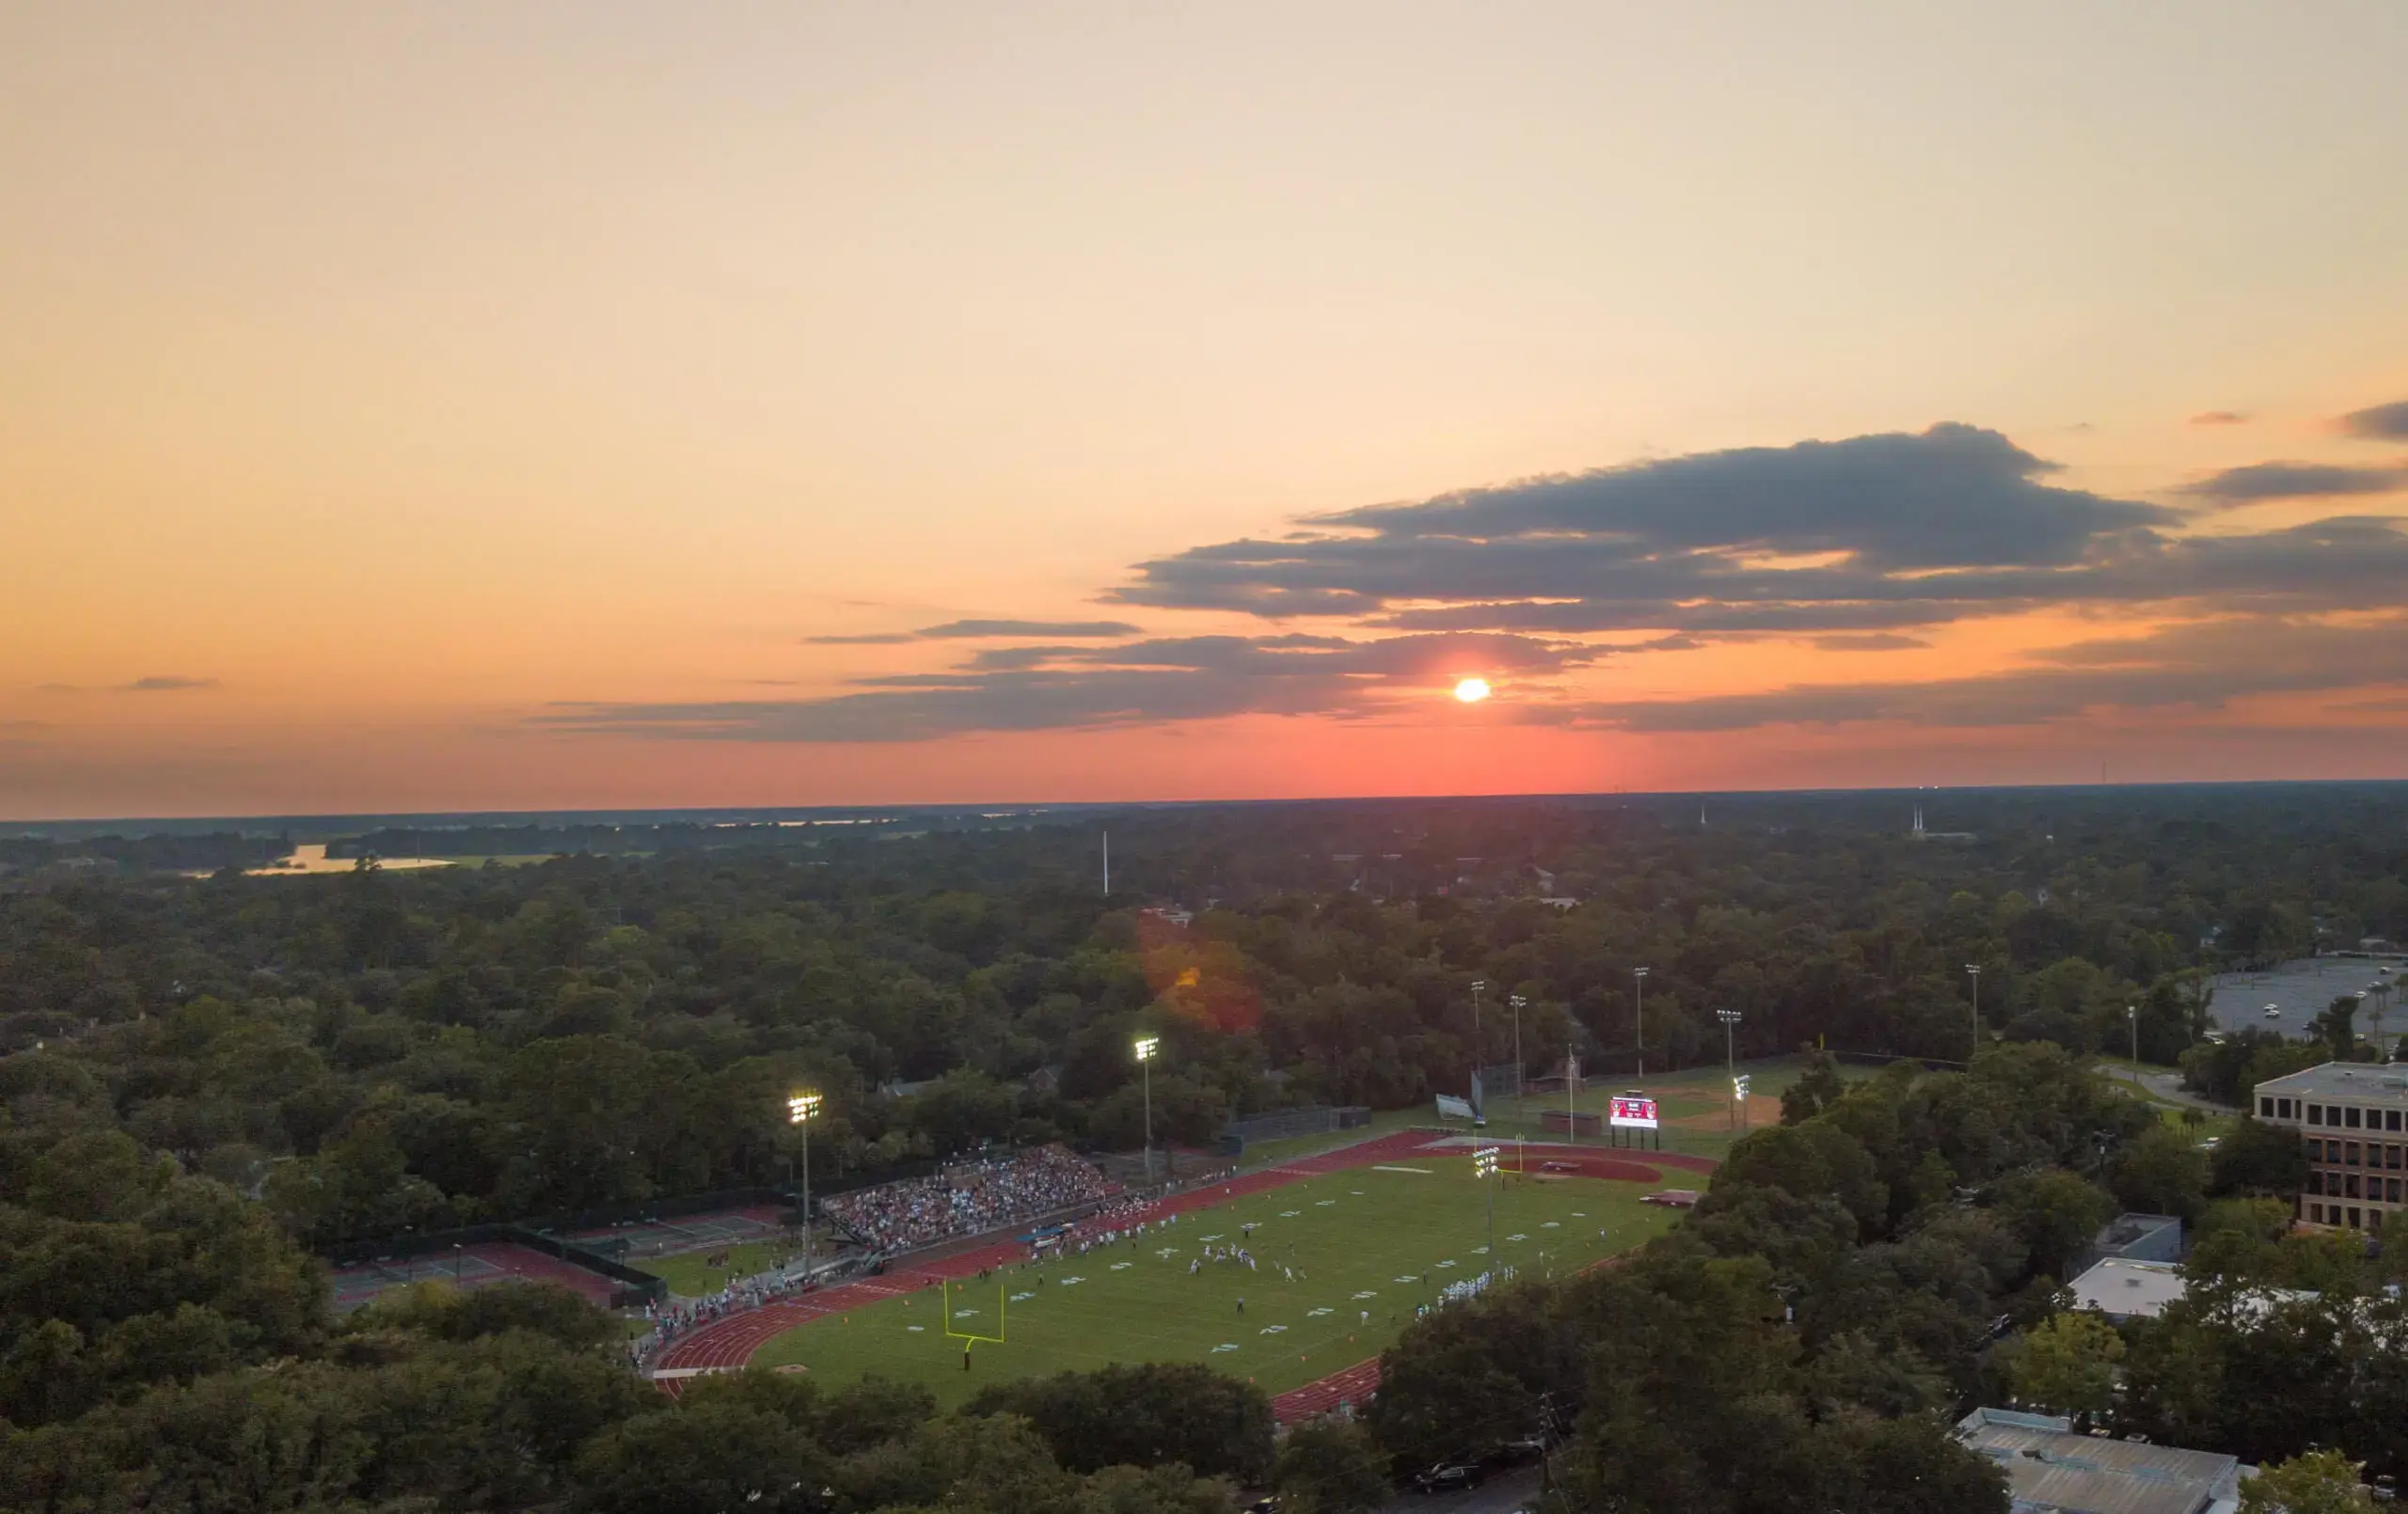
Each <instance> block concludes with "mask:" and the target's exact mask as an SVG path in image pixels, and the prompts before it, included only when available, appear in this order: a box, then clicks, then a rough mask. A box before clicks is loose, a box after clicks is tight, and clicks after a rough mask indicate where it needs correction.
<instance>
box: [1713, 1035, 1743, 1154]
mask: <svg viewBox="0 0 2408 1514" xmlns="http://www.w3.org/2000/svg"><path fill="white" fill-rule="evenodd" d="M1714 1017H1715V1018H1716V1019H1719V1020H1720V1021H1721V1022H1722V1070H1723V1071H1724V1072H1726V1073H1728V1074H1730V1075H1731V1093H1732V1099H1733V1101H1734V1107H1733V1110H1732V1115H1731V1123H1732V1124H1734V1125H1736V1124H1738V1119H1739V1116H1738V1110H1737V1107H1736V1105H1737V1099H1738V1096H1739V1092H1738V1091H1739V1057H1738V1053H1737V1052H1736V1051H1735V1050H1734V1049H1733V1044H1734V1041H1735V1034H1736V1032H1737V1031H1738V1028H1739V1012H1738V1011H1737V1010H1735V1009H1718V1010H1716V1011H1715V1012H1714Z"/></svg>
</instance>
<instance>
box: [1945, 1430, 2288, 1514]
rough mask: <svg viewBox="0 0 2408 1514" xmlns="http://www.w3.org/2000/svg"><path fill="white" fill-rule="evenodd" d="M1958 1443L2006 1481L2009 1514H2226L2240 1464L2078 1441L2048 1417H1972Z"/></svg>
mask: <svg viewBox="0 0 2408 1514" xmlns="http://www.w3.org/2000/svg"><path fill="white" fill-rule="evenodd" d="M1957 1439H1958V1440H1960V1441H1962V1442H1964V1443H1965V1444H1966V1445H1967V1446H1969V1447H1970V1448H1972V1450H1974V1451H1976V1452H1978V1453H1980V1454H1981V1455H1983V1456H1986V1457H1988V1458H1989V1459H1991V1460H1992V1461H1994V1462H1996V1463H1998V1465H1999V1467H2000V1469H2001V1470H2003V1471H2004V1472H2005V1474H2006V1484H2007V1495H2008V1497H2009V1498H2011V1499H2012V1500H2013V1501H2014V1507H2015V1514H2232V1511H2233V1510H2235V1509H2237V1508H2239V1507H2240V1506H2241V1475H2242V1470H2243V1469H2242V1465H2241V1462H2240V1460H2239V1459H2237V1458H2234V1457H2228V1456H2223V1455H2220V1454H2218V1453H2216V1452H2213V1451H2186V1450H2183V1449H2181V1448H2180V1447H2178V1446H2171V1445H2149V1444H2146V1443H2142V1442H2139V1441H2115V1440H2106V1439H2103V1438H2101V1437H2099V1436H2095V1435H2077V1434H2075V1433H2074V1430H2073V1422H2072V1421H2071V1420H2067V1419H2061V1418H2059V1417H2057V1416H2056V1415H2053V1414H2024V1413H2018V1412H2016V1411H2013V1410H2006V1409H1976V1410H1974V1411H1972V1413H1970V1414H1968V1415H1966V1416H1965V1417H1964V1418H1963V1419H1962V1420H1960V1421H1958V1422H1957Z"/></svg>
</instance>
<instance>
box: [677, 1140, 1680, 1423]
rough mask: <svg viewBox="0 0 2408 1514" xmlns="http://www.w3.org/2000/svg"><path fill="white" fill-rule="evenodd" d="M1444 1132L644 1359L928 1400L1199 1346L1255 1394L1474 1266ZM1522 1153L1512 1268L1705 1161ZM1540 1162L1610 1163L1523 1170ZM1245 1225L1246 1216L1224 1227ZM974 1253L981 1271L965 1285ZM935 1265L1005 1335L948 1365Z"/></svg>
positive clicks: (1501, 1223)
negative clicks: (775, 1370) (796, 1374)
mask: <svg viewBox="0 0 2408 1514" xmlns="http://www.w3.org/2000/svg"><path fill="white" fill-rule="evenodd" d="M1446 1139H1447V1138H1445V1137H1443V1136H1440V1135H1437V1134H1434V1133H1433V1132H1430V1131H1426V1130H1423V1131H1401V1132H1397V1133H1394V1134H1391V1135H1387V1136H1383V1137H1380V1138H1377V1139H1374V1140H1371V1141H1368V1142H1363V1143H1357V1144H1355V1145H1353V1146H1348V1147H1343V1148H1340V1149H1339V1150H1336V1151H1330V1152H1325V1153H1323V1154H1320V1155H1318V1156H1315V1157H1311V1158H1307V1159H1299V1160H1296V1161H1293V1162H1291V1163H1287V1164H1285V1165H1282V1166H1281V1167H1278V1168H1276V1169H1273V1170H1269V1171H1264V1172H1257V1173H1251V1174H1247V1175H1243V1176H1241V1177H1238V1178H1236V1179H1234V1180H1232V1181H1231V1182H1230V1183H1229V1184H1228V1185H1221V1184H1213V1185H1210V1186H1208V1187H1206V1188H1203V1189H1199V1190H1196V1191H1190V1192H1187V1193H1183V1194H1180V1195H1177V1196H1175V1197H1174V1198H1172V1199H1170V1200H1168V1201H1166V1202H1165V1203H1164V1205H1163V1206H1158V1208H1157V1209H1156V1210H1154V1211H1153V1213H1154V1214H1155V1216H1157V1217H1159V1216H1162V1215H1166V1214H1170V1213H1174V1212H1176V1213H1178V1214H1179V1216H1180V1217H1179V1219H1178V1220H1177V1221H1176V1222H1174V1223H1171V1224H1167V1225H1160V1224H1158V1225H1156V1226H1155V1227H1154V1228H1153V1229H1152V1230H1150V1231H1149V1233H1148V1234H1147V1235H1145V1236H1143V1237H1141V1238H1136V1243H1135V1244H1131V1243H1130V1242H1128V1241H1123V1242H1122V1243H1121V1244H1119V1245H1117V1246H1114V1247H1110V1248H1101V1247H1098V1248H1096V1249H1093V1250H1091V1251H1090V1252H1089V1253H1088V1254H1086V1255H1085V1256H1080V1255H1075V1254H1073V1255H1069V1256H1064V1257H1061V1258H1057V1259H1055V1260H1053V1261H1050V1262H1047V1263H1045V1264H1042V1265H1041V1266H1035V1267H1031V1266H1026V1265H1024V1263H1025V1258H1026V1253H1025V1250H1024V1248H1022V1247H1021V1246H1019V1245H1017V1244H1013V1243H1010V1242H1008V1241H1007V1242H1006V1243H1004V1244H1001V1245H995V1246H989V1247H984V1248H981V1249H979V1250H977V1251H974V1252H972V1253H969V1254H962V1255H957V1256H952V1257H947V1258H945V1259H944V1260H943V1261H942V1262H939V1263H935V1264H932V1265H931V1266H930V1267H927V1268H925V1269H911V1270H903V1271H898V1272H895V1273H892V1274H889V1275H887V1276H885V1277H880V1278H872V1279H867V1280H864V1281H863V1282H860V1283H856V1284H850V1285H846V1286H844V1287H840V1288H834V1289H830V1290H828V1291H826V1292H823V1293H816V1294H813V1295H810V1296H808V1297H806V1298H802V1299H797V1300H790V1301H782V1302H779V1303H775V1304H771V1305H769V1306H768V1307H766V1308H764V1309H760V1310H756V1311H753V1312H752V1313H750V1314H746V1315H740V1316H736V1317H731V1318H729V1319H726V1320H722V1321H720V1322H718V1323H716V1324H714V1325H711V1326H709V1327H707V1328H705V1330H702V1331H700V1332H697V1333H694V1334H693V1335H689V1336H688V1337H687V1338H686V1339H684V1340H682V1341H679V1342H677V1343H675V1344H674V1345H673V1346H672V1347H671V1348H670V1349H669V1350H668V1351H667V1352H666V1353H665V1354H664V1356H663V1357H662V1360H661V1363H660V1367H659V1369H658V1370H659V1373H660V1375H661V1376H662V1377H663V1378H664V1379H665V1380H666V1382H665V1384H664V1385H667V1386H671V1387H673V1386H674V1385H675V1382H676V1381H677V1380H680V1379H682V1378H684V1377H687V1376H690V1375H692V1374H693V1373H695V1372H697V1371H709V1370H726V1369H728V1368H730V1367H735V1366H738V1365H745V1364H751V1365H757V1366H767V1367H784V1368H787V1369H789V1370H809V1371H812V1372H814V1373H815V1374H825V1375H827V1376H829V1377H830V1378H832V1379H835V1380H847V1379H849V1378H851V1377H854V1376H858V1375H860V1374H862V1373H864V1372H878V1373H880V1374H883V1375H885V1376H888V1377H892V1378H896V1379H899V1380H908V1381H918V1382H923V1383H926V1384H927V1386H928V1387H929V1388H930V1389H931V1390H932V1391H934V1392H935V1393H936V1394H937V1395H938V1397H939V1399H940V1401H942V1402H947V1403H950V1402H957V1401H958V1400H959V1399H961V1398H963V1397H966V1396H968V1395H969V1394H970V1393H971V1392H973V1391H974V1390H975V1389H976V1388H978V1387H981V1386H984V1385H985V1384H987V1383H990V1382H993V1381H997V1380H1007V1379H1009V1378H1014V1377H1020V1376H1024V1375H1030V1374H1041V1373H1048V1372H1055V1371H1062V1370H1068V1369H1081V1368H1092V1367H1095V1366H1099V1365H1101V1364H1105V1363H1107V1362H1112V1361H1131V1362H1134V1361H1205V1362H1211V1363H1212V1364H1215V1365H1218V1366H1221V1367H1223V1368H1224V1369H1226V1370H1229V1371H1232V1372H1234V1373H1237V1374H1239V1375H1242V1376H1244V1377H1246V1378H1248V1379H1249V1380H1254V1381H1256V1382H1257V1383H1259V1385H1260V1386H1261V1387H1262V1388H1263V1389H1264V1390H1265V1391H1266V1392H1269V1393H1272V1394H1274V1395H1278V1394H1281V1393H1283V1392H1287V1391H1291V1390H1296V1389H1300V1388H1305V1387H1307V1385H1310V1384H1313V1383H1315V1382H1318V1381H1320V1380H1323V1379H1325V1378H1328V1377H1331V1376H1332V1375H1334V1374H1339V1373H1342V1372H1345V1371H1346V1370H1347V1369H1349V1368H1353V1367H1356V1366H1357V1365H1359V1364H1362V1363H1364V1362H1365V1361H1366V1360H1367V1359H1370V1358H1373V1357H1376V1356H1377V1354H1378V1353H1379V1351H1380V1350H1381V1349H1382V1348H1385V1347H1386V1345H1387V1344H1388V1343H1389V1342H1391V1341H1392V1340H1394V1339H1395V1336H1396V1334H1397V1333H1398V1332H1399V1331H1401V1330H1402V1328H1403V1325H1404V1323H1405V1322H1406V1321H1407V1320H1409V1319H1410V1318H1411V1317H1412V1316H1413V1311H1414V1308H1415V1306H1416V1305H1418V1304H1420V1303H1424V1302H1427V1301H1430V1300H1432V1299H1433V1298H1434V1297H1435V1295H1436V1294H1437V1292H1438V1290H1439V1289H1440V1288H1442V1287H1443V1286H1444V1285H1447V1284H1448V1283H1450V1282H1452V1281H1456V1280H1459V1279H1463V1278H1467V1277H1471V1276H1475V1275H1477V1274H1478V1273H1480V1272H1481V1270H1484V1269H1485V1268H1486V1267H1487V1266H1488V1258H1487V1257H1486V1255H1485V1254H1484V1253H1485V1251H1486V1239H1487V1234H1486V1220H1485V1207H1484V1204H1483V1199H1482V1195H1481V1189H1480V1186H1479V1184H1478V1183H1477V1182H1476V1181H1475V1180H1474V1179H1473V1178H1472V1176H1471V1175H1470V1162H1469V1148H1468V1146H1465V1145H1459V1144H1439V1143H1440V1142H1442V1141H1445V1140H1446ZM1508 1159H1509V1160H1510V1159H1511V1147H1510V1146H1509V1147H1508ZM1545 1160H1569V1161H1572V1162H1576V1163H1577V1164H1578V1165H1579V1166H1580V1167H1581V1168H1583V1169H1585V1170H1587V1172H1588V1173H1589V1174H1590V1175H1582V1176H1562V1175H1542V1174H1539V1173H1538V1172H1537V1167H1538V1164H1539V1163H1540V1162H1541V1161H1545ZM1529 1163H1530V1166H1531V1168H1532V1173H1531V1174H1530V1175H1527V1176H1521V1177H1515V1176H1512V1175H1509V1176H1508V1177H1507V1179H1506V1180H1505V1182H1504V1183H1503V1184H1502V1185H1500V1187H1499V1189H1498V1191H1497V1252H1498V1254H1499V1257H1500V1258H1501V1259H1502V1260H1503V1261H1505V1262H1507V1263H1510V1264H1512V1265H1513V1266H1514V1267H1515V1268H1517V1269H1518V1270H1520V1271H1522V1272H1523V1273H1524V1274H1526V1275H1528V1274H1529V1273H1533V1272H1545V1271H1556V1272H1562V1271H1567V1270H1577V1269H1578V1268H1581V1267H1585V1266H1588V1265H1590V1264H1592V1263H1593V1262H1595V1261H1596V1260H1598V1259H1599V1258H1601V1257H1604V1256H1607V1255H1609V1254H1613V1253H1616V1252H1619V1251H1622V1250H1624V1249H1627V1248H1628V1247H1631V1246H1634V1245H1637V1244H1638V1243H1639V1242H1640V1241H1641V1240H1644V1239H1646V1238H1648V1237H1650V1236H1654V1235H1657V1234H1660V1233H1661V1232H1662V1231H1663V1230H1664V1229H1665V1228H1666V1227H1667V1226H1668V1225H1669V1224H1670V1223H1671V1214H1670V1213H1669V1212H1667V1211H1665V1210H1662V1209H1659V1208H1655V1207H1652V1206H1642V1205H1641V1204H1640V1202H1639V1198H1640V1195H1641V1194H1642V1193H1645V1192H1647V1191H1651V1190H1653V1189H1655V1188H1658V1187H1663V1186H1668V1185H1669V1186H1676V1187H1677V1186H1695V1185H1694V1184H1693V1183H1688V1184H1685V1183H1684V1181H1683V1178H1682V1176H1681V1174H1682V1173H1683V1172H1684V1171H1686V1172H1689V1173H1695V1172H1697V1171H1699V1170H1701V1169H1705V1168H1710V1166H1711V1165H1712V1164H1711V1163H1710V1162H1706V1161H1703V1160H1701V1159H1698V1158H1695V1157H1685V1156H1682V1155H1679V1154H1675V1153H1671V1152H1661V1153H1659V1152H1645V1153H1640V1152H1635V1151H1608V1150H1606V1149H1604V1148H1601V1147H1593V1146H1581V1147H1561V1146H1556V1145H1553V1144H1549V1145H1545V1146H1541V1145H1536V1144H1533V1145H1532V1146H1530V1147H1529ZM1384 1168H1386V1169H1388V1170H1383V1169H1384ZM1608 1172H1610V1173H1613V1174H1614V1177H1613V1178H1612V1179H1608V1178H1606V1177H1604V1176H1603V1174H1606V1173H1608ZM1249 1222H1251V1223H1253V1224H1254V1225H1255V1226H1256V1227H1257V1228H1256V1230H1255V1231H1254V1234H1253V1235H1252V1237H1251V1238H1245V1237H1244V1236H1243V1233H1242V1230H1241V1226H1243V1225H1244V1224H1246V1223H1249ZM1124 1223H1125V1222H1124ZM1600 1232H1603V1234H1602V1235H1601V1234H1600ZM1208 1238H1209V1243H1210V1244H1212V1245H1213V1246H1215V1247H1225V1246H1238V1245H1243V1246H1244V1247H1245V1248H1246V1249H1247V1250H1248V1251H1250V1252H1251V1253H1252V1254H1253V1255H1254V1256H1255V1258H1256V1264H1257V1265H1256V1266H1255V1268H1253V1269H1251V1270H1249V1269H1247V1268H1245V1267H1244V1265H1242V1264H1240V1263H1237V1262H1234V1261H1220V1262H1203V1263H1202V1265H1201V1266H1200V1267H1199V1269H1198V1270H1197V1271H1196V1272H1195V1273H1191V1272H1190V1271H1189V1270H1188V1269H1189V1264H1190V1262H1191V1261H1195V1260H1197V1259H1198V1258H1199V1257H1200V1255H1201V1254H1202V1248H1203V1247H1204V1246H1205V1245H1206V1244H1207V1243H1208ZM982 1268H996V1269H999V1271H998V1272H997V1274H996V1277H995V1279H994V1280H992V1281H989V1282H986V1283H984V1284H981V1283H979V1282H977V1281H976V1274H977V1272H978V1271H979V1270H980V1269H982ZM1283 1269H1285V1270H1283ZM1287 1270H1293V1271H1294V1273H1295V1274H1296V1275H1295V1276H1294V1277H1293V1278H1292V1279H1291V1277H1290V1275H1289V1273H1288V1271H1287ZM1040 1277H1041V1278H1043V1279H1044V1281H1043V1282H1042V1283H1040V1282H1038V1279H1039V1278H1040ZM942 1278H954V1279H965V1278H966V1279H968V1280H970V1281H968V1282H967V1283H966V1285H957V1287H956V1289H955V1291H954V1294H953V1298H952V1305H953V1308H954V1309H955V1310H956V1311H957V1312H959V1311H975V1312H974V1313H969V1314H962V1315H960V1317H958V1319H957V1320H956V1321H955V1322H954V1323H955V1328H957V1329H958V1330H962V1331H974V1332H975V1333H982V1334H985V1333H993V1331H994V1324H993V1321H994V1319H995V1317H996V1314H997V1311H998V1310H999V1309H1001V1310H1002V1311H1004V1314H1005V1318H1006V1328H1005V1331H1004V1333H1005V1335H1006V1342H1005V1343H1003V1344H993V1343H981V1344H978V1345H976V1346H974V1347H973V1348H971V1359H972V1367H971V1369H970V1370H969V1371H968V1372H964V1371H963V1369H962V1364H961V1353H962V1343H961V1342H960V1341H958V1340H954V1339H948V1338H947V1337H946V1335H945V1334H944V1324H945V1322H944V1320H943V1318H942V1312H943V1307H944V1305H943V1300H942V1296H941V1295H940V1294H938V1293H937V1292H936V1291H934V1290H933V1285H936V1284H937V1283H938V1282H939V1281H940V1280H941V1279H942ZM1241 1298H1243V1299H1244V1301H1245V1306H1244V1313H1243V1314H1241V1313H1240V1312H1239V1308H1238V1300H1240V1299H1241ZM1366 1316H1368V1318H1366Z"/></svg>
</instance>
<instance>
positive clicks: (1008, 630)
mask: <svg viewBox="0 0 2408 1514" xmlns="http://www.w3.org/2000/svg"><path fill="white" fill-rule="evenodd" d="M1138 630H1139V628H1138V627H1137V626H1134V625H1132V624H1130V623H1128V622H1127V621H1006V620H994V621H947V622H946V623H944V624H943V625H924V626H922V627H920V629H918V630H916V631H878V632H872V633H870V634H868V635H863V636H812V637H805V638H803V639H804V640H805V641H806V642H808V643H810V644H811V645H813V646H823V647H887V646H898V645H901V644H902V643H904V642H907V641H979V640H993V641H1003V640H1010V639H1014V638H1017V637H1032V636H1035V637H1049V638H1052V639H1057V640H1081V639H1090V640H1092V639H1105V638H1110V637H1122V636H1135V635H1137V634H1138Z"/></svg>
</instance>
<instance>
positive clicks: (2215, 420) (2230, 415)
mask: <svg viewBox="0 0 2408 1514" xmlns="http://www.w3.org/2000/svg"><path fill="white" fill-rule="evenodd" d="M2191 424H2192V425H2194V426H2245V425H2247V424H2249V413H2248V412H2247V411H2245V410H2202V411H2200V412H2199V413H2198V414H2197V415H2195V416H2193V417H2192V418H2191Z"/></svg>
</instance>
